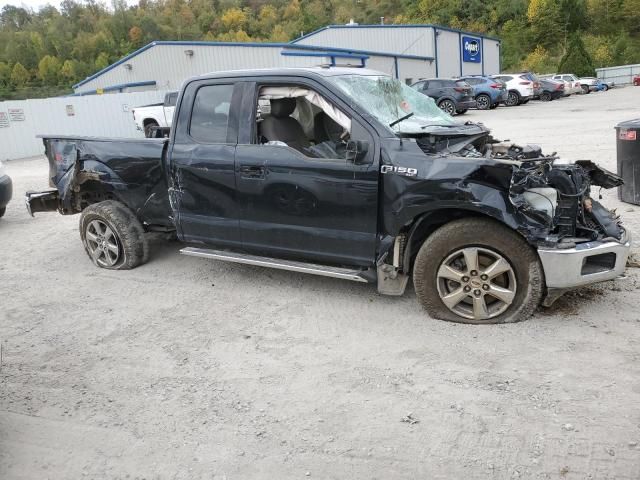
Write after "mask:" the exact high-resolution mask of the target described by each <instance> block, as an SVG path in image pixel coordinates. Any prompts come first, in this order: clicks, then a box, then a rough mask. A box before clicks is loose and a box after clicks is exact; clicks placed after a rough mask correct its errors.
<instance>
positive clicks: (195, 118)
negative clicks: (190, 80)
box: [189, 85, 233, 143]
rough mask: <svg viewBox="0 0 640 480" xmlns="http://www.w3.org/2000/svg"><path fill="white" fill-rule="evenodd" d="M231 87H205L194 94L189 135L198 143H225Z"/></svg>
mask: <svg viewBox="0 0 640 480" xmlns="http://www.w3.org/2000/svg"><path fill="white" fill-rule="evenodd" d="M232 95H233V85H206V86H203V87H200V88H199V89H198V91H197V92H196V97H195V100H194V103H193V110H192V112H191V123H190V126H189V135H191V137H192V138H193V139H194V140H196V141H197V142H200V143H226V142H227V129H228V124H229V108H230V107H231V96H232Z"/></svg>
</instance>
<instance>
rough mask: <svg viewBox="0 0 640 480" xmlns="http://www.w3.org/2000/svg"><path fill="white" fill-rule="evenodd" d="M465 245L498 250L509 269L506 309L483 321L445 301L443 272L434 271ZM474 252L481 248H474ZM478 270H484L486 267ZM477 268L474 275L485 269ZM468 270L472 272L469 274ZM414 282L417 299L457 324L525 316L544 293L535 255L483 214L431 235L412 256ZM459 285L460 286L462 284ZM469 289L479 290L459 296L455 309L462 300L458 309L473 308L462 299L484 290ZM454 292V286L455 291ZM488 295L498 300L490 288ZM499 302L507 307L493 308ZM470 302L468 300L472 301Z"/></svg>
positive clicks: (432, 312)
mask: <svg viewBox="0 0 640 480" xmlns="http://www.w3.org/2000/svg"><path fill="white" fill-rule="evenodd" d="M465 248H466V249H475V248H479V249H481V250H482V251H483V252H489V253H491V254H497V255H498V256H501V257H502V258H503V259H504V260H506V261H507V262H508V266H509V267H510V270H509V273H507V274H505V275H510V276H511V277H510V278H511V279H512V280H509V282H513V284H512V285H511V286H510V287H511V288H513V290H514V292H513V293H512V300H511V303H510V304H508V306H507V307H504V306H503V307H504V308H505V310H504V311H502V313H500V314H497V312H498V310H499V309H498V310H495V313H496V315H495V316H493V317H491V318H486V319H481V320H478V319H475V318H465V317H464V316H461V315H459V314H458V313H456V312H454V311H453V310H451V309H450V308H449V307H447V306H446V305H445V304H444V302H443V300H442V297H441V294H440V291H441V290H440V289H441V285H442V284H441V283H439V282H441V280H442V276H441V277H438V272H439V270H440V267H441V265H442V264H443V263H444V262H445V261H446V260H447V259H449V258H451V256H453V255H456V254H457V252H459V251H461V250H462V249H465ZM478 253H480V252H479V251H478ZM478 258H480V257H478ZM465 268H466V267H465ZM481 268H486V265H485V267H481ZM481 268H479V269H478V271H479V272H476V273H475V275H479V274H480V273H482V271H484V270H482V269H481ZM487 271H488V270H487ZM471 274H472V275H473V272H472V273H471ZM483 276H484V275H483ZM462 278H463V280H464V278H466V281H467V282H468V283H469V284H471V282H475V281H476V280H477V281H478V282H479V281H480V277H473V278H472V279H471V280H470V279H469V277H462ZM495 278H499V277H495ZM474 279H475V280H474ZM484 281H485V283H490V284H492V285H494V286H498V285H497V284H494V283H493V280H492V279H491V278H489V280H486V278H485V279H484ZM413 283H414V286H415V290H416V295H417V297H418V300H419V301H420V303H421V304H422V306H423V307H424V308H425V309H426V310H427V313H428V314H429V315H430V316H431V317H433V318H437V319H440V320H447V321H451V322H460V323H473V324H491V323H511V322H519V321H522V320H525V319H527V318H529V317H530V316H531V315H532V314H533V312H534V311H535V310H536V308H537V307H538V305H539V304H540V301H541V300H542V296H543V294H544V273H543V270H542V265H541V264H540V260H539V258H538V255H537V253H536V252H535V251H534V250H533V248H531V247H530V246H529V245H528V244H527V243H526V241H525V240H524V239H523V238H522V237H521V236H520V235H519V234H517V233H516V232H514V231H512V230H511V229H509V228H508V227H506V226H504V225H502V224H501V223H498V222H497V221H494V220H489V219H484V218H467V219H461V220H455V221H453V222H450V223H447V224H446V225H444V226H442V227H440V228H439V229H438V230H436V231H435V232H434V233H432V234H431V235H430V236H429V237H428V238H427V240H425V242H424V243H423V244H422V247H421V248H420V251H419V252H418V255H417V257H416V260H415V263H414V266H413ZM454 283H455V282H454ZM476 283H477V282H476ZM480 283H482V282H480ZM507 287H509V285H507ZM459 288H460V289H462V288H463V287H462V283H460V285H459ZM465 288H467V287H465ZM469 288H472V289H473V288H477V289H478V290H474V291H471V293H468V294H467V293H465V294H463V300H457V301H458V302H459V303H457V304H456V305H454V307H456V308H459V307H460V306H461V304H462V308H472V307H471V306H469V304H468V303H465V302H468V301H469V299H470V298H471V299H472V298H473V294H474V292H482V290H480V288H479V287H478V286H477V285H476V286H473V287H469ZM484 288H485V286H484V285H482V289H484ZM487 289H489V288H487ZM458 291H459V290H457V289H456V290H455V292H458ZM455 292H454V293H455ZM465 292H466V290H465ZM476 295H479V294H476ZM487 296H489V297H490V299H489V302H491V301H494V302H495V300H497V298H496V297H492V296H491V295H490V293H489V292H488V293H487ZM482 298H483V303H484V302H485V301H484V298H485V294H484V293H482ZM501 303H504V304H505V305H507V304H506V302H498V304H497V305H496V304H495V303H494V306H498V307H500V304H501ZM473 304H474V302H473V300H472V303H471V305H473ZM489 313H490V312H489Z"/></svg>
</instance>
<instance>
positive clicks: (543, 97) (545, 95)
mask: <svg viewBox="0 0 640 480" xmlns="http://www.w3.org/2000/svg"><path fill="white" fill-rule="evenodd" d="M540 100H542V101H543V102H550V101H551V100H552V99H551V94H550V93H549V92H542V93H541V94H540Z"/></svg>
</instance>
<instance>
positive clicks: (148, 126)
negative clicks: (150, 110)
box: [144, 122, 159, 138]
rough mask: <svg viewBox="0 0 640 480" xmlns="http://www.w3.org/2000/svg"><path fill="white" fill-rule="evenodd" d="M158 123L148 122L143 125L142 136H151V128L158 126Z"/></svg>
mask: <svg viewBox="0 0 640 480" xmlns="http://www.w3.org/2000/svg"><path fill="white" fill-rule="evenodd" d="M158 126H159V125H158V124H157V123H156V122H149V123H147V124H145V126H144V136H145V137H147V138H151V137H152V136H153V130H152V128H155V127H158Z"/></svg>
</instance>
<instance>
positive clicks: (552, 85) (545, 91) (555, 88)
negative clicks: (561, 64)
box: [538, 79, 564, 102]
mask: <svg viewBox="0 0 640 480" xmlns="http://www.w3.org/2000/svg"><path fill="white" fill-rule="evenodd" d="M540 88H541V90H542V91H541V93H540V95H539V96H538V98H539V99H540V100H542V101H543V102H548V101H551V100H556V99H558V98H561V97H563V96H564V82H558V81H555V80H548V79H542V80H540Z"/></svg>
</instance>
